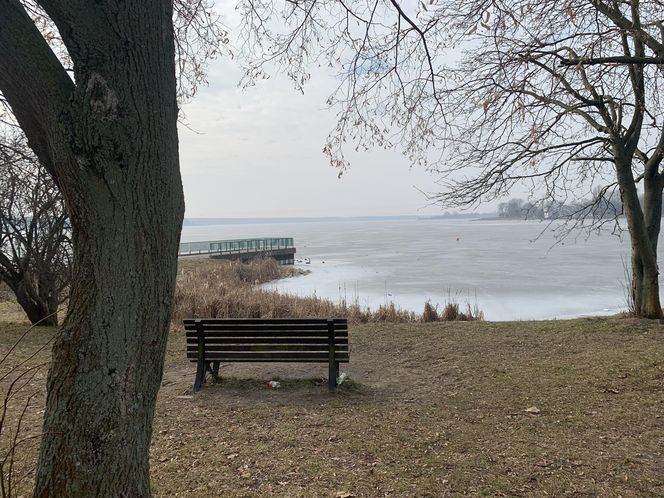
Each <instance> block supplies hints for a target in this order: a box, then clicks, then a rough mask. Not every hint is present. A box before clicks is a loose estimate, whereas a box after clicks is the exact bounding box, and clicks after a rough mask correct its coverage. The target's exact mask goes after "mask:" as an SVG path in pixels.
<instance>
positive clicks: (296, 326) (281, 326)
mask: <svg viewBox="0 0 664 498" xmlns="http://www.w3.org/2000/svg"><path fill="white" fill-rule="evenodd" d="M203 327H204V328H205V330H206V331H226V330H231V331H240V332H243V331H247V330H251V331H254V330H312V331H321V332H324V331H327V324H325V325H316V324H313V325H307V324H299V323H298V324H291V325H288V324H276V325H274V324H264V325H244V324H242V325H240V324H230V325H228V324H219V325H210V324H203ZM185 330H186V331H187V332H194V331H195V330H196V327H195V326H191V327H185ZM334 330H338V331H346V330H348V327H347V326H345V325H343V326H340V325H335V326H334Z"/></svg>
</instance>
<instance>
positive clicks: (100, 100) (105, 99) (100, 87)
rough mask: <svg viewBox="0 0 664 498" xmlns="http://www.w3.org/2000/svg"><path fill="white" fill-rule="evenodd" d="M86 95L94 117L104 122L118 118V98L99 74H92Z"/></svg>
mask: <svg viewBox="0 0 664 498" xmlns="http://www.w3.org/2000/svg"><path fill="white" fill-rule="evenodd" d="M85 93H86V97H87V100H88V102H89V104H90V110H91V111H92V115H93V116H94V117H96V118H98V119H102V120H106V119H115V118H117V115H118V96H117V95H116V93H115V92H114V91H113V90H112V89H111V88H110V87H109V86H108V83H107V82H106V80H105V79H104V78H103V77H102V76H101V75H100V74H99V73H92V74H90V78H89V79H88V84H87V85H86V88H85Z"/></svg>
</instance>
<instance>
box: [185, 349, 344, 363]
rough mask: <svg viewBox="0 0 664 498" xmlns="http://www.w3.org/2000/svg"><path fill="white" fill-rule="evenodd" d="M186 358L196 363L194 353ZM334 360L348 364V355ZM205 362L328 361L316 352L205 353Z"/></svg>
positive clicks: (327, 358)
mask: <svg viewBox="0 0 664 498" xmlns="http://www.w3.org/2000/svg"><path fill="white" fill-rule="evenodd" d="M187 358H189V359H190V360H192V361H196V360H197V358H198V355H197V354H196V353H187ZM334 359H335V360H336V361H339V362H348V353H347V352H343V353H339V355H338V356H337V355H336V354H335V357H334ZM205 360H218V361H223V362H230V361H252V360H255V361H291V362H298V361H301V362H322V363H327V362H328V360H329V357H328V354H327V353H316V352H282V353H254V352H251V353H237V352H233V353H207V352H206V353H205Z"/></svg>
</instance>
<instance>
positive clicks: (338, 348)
mask: <svg viewBox="0 0 664 498" xmlns="http://www.w3.org/2000/svg"><path fill="white" fill-rule="evenodd" d="M184 328H185V331H186V334H187V358H189V360H190V361H192V362H196V363H197V368H196V380H195V381H194V392H196V391H198V390H199V389H200V388H201V386H202V385H203V383H204V382H205V376H206V373H209V374H211V375H212V376H213V377H214V378H215V380H218V379H219V364H220V363H222V362H223V363H227V362H277V361H278V362H296V363H328V364H329V370H328V372H329V373H328V388H329V389H330V391H334V390H335V389H336V387H337V377H338V376H339V363H348V355H349V350H348V321H347V320H346V319H345V318H335V319H320V318H314V319H282V318H279V319H254V318H251V319H198V320H197V319H189V320H184Z"/></svg>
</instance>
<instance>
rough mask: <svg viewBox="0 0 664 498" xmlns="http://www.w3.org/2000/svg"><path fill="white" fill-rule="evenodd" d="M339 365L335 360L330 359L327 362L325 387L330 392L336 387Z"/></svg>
mask: <svg viewBox="0 0 664 498" xmlns="http://www.w3.org/2000/svg"><path fill="white" fill-rule="evenodd" d="M336 365H339V364H338V363H337V362H335V361H331V362H330V364H329V368H328V374H327V388H328V389H329V390H330V392H331V393H333V392H334V391H335V390H336V388H337V376H336V373H337V366H336Z"/></svg>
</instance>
